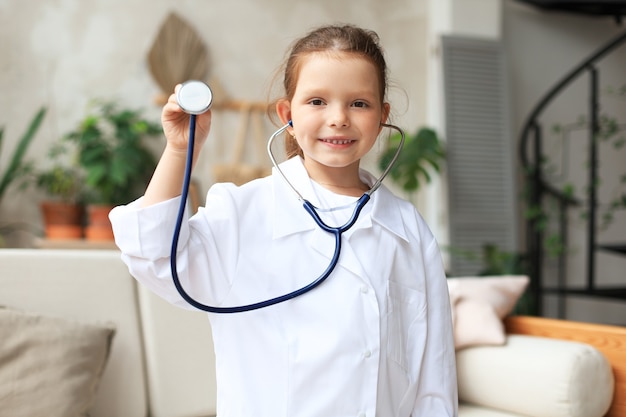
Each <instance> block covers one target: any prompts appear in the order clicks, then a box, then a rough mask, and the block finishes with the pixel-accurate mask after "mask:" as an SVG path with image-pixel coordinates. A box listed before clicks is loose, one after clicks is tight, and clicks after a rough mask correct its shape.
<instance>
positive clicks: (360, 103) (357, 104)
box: [352, 101, 367, 108]
mask: <svg viewBox="0 0 626 417" xmlns="http://www.w3.org/2000/svg"><path fill="white" fill-rule="evenodd" d="M352 105H353V106H354V107H361V108H365V107H367V103H366V102H364V101H355V102H354V103H353V104H352Z"/></svg>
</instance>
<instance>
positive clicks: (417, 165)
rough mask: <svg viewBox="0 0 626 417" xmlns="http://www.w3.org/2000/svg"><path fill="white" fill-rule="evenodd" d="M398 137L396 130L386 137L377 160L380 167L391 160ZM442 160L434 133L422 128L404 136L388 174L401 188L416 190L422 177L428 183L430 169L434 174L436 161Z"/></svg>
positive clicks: (437, 170) (439, 144)
mask: <svg viewBox="0 0 626 417" xmlns="http://www.w3.org/2000/svg"><path fill="white" fill-rule="evenodd" d="M401 138H402V136H401V135H400V133H396V134H394V135H392V136H391V138H390V139H389V148H388V149H387V150H386V151H385V152H383V153H382V155H381V156H380V159H379V160H378V166H379V168H380V169H381V170H384V169H386V168H387V166H388V165H389V163H390V162H391V160H392V158H393V156H394V155H395V153H396V149H397V147H398V145H399V144H400V140H401ZM444 159H445V152H444V150H443V146H442V145H441V141H440V140H439V136H438V135H437V132H435V131H434V130H433V129H430V128H427V127H423V128H420V129H419V130H418V131H417V132H416V133H415V134H412V135H406V138H405V142H404V148H403V149H402V152H400V155H399V157H398V160H397V161H396V163H395V164H394V166H393V167H392V168H391V171H389V175H390V177H391V179H392V180H393V181H395V182H396V183H397V184H398V185H400V186H401V187H402V189H404V190H405V191H408V192H413V191H417V190H418V189H419V187H420V185H421V181H422V180H425V181H426V182H427V183H428V182H430V180H431V175H430V172H429V171H430V169H433V170H434V171H435V172H437V173H438V172H439V171H440V163H441V161H443V160H444Z"/></svg>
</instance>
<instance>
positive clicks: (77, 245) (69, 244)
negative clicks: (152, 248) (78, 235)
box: [35, 238, 117, 249]
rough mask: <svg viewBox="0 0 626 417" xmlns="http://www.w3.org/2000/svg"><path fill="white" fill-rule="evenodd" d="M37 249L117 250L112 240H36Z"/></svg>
mask: <svg viewBox="0 0 626 417" xmlns="http://www.w3.org/2000/svg"><path fill="white" fill-rule="evenodd" d="M35 247H36V248H38V249H117V245H116V244H115V242H114V241H112V240H86V239H45V238H37V239H35Z"/></svg>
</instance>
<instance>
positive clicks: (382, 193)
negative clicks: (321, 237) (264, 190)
mask: <svg viewBox="0 0 626 417" xmlns="http://www.w3.org/2000/svg"><path fill="white" fill-rule="evenodd" d="M280 168H281V170H282V171H283V172H284V174H285V176H286V177H287V178H289V181H291V183H292V184H293V186H294V187H295V188H296V189H297V190H298V192H299V193H300V194H301V195H302V197H303V198H305V199H307V200H309V201H311V203H313V204H314V205H315V204H316V203H317V201H316V197H315V192H314V190H313V187H312V184H311V180H310V178H309V175H308V173H307V171H306V169H305V168H304V164H303V161H302V159H301V158H300V157H294V158H291V159H289V160H287V161H285V162H283V163H281V164H280ZM272 177H273V190H274V204H275V210H274V219H273V223H274V233H273V237H274V239H278V238H281V237H284V236H287V235H290V234H293V233H299V232H303V231H307V230H312V229H315V228H317V227H318V226H317V224H316V223H315V221H314V220H313V219H312V218H311V216H310V215H309V213H307V212H306V211H305V209H304V208H303V207H302V202H301V201H300V200H299V199H298V197H297V195H296V194H295V193H294V191H293V190H292V189H291V187H289V185H288V184H287V183H286V182H285V180H284V179H283V178H282V176H281V175H280V173H279V172H278V171H277V170H276V168H273V175H272ZM361 178H362V179H363V180H364V182H365V183H366V184H368V185H370V186H371V185H372V184H374V182H375V181H376V178H375V177H374V176H373V175H371V174H370V173H369V172H367V171H365V170H361ZM367 204H372V211H371V220H370V216H367V217H366V218H363V219H362V221H361V220H360V223H359V225H360V227H362V228H365V227H371V225H372V221H374V222H376V223H378V224H380V225H381V226H382V227H384V228H385V229H387V230H389V231H390V232H392V233H394V234H395V235H397V236H398V237H400V238H402V239H404V240H405V241H408V237H407V233H406V229H405V225H404V222H403V221H402V215H401V213H402V209H401V207H400V204H399V201H398V198H397V197H396V196H394V195H393V194H392V193H391V191H389V189H387V187H385V186H384V185H381V186H380V188H379V189H378V190H377V191H375V192H374V193H373V194H372V198H371V200H370V201H369V202H368V203H367ZM350 232H351V230H349V231H347V232H346V235H347V236H349V235H350V234H351V233H350Z"/></svg>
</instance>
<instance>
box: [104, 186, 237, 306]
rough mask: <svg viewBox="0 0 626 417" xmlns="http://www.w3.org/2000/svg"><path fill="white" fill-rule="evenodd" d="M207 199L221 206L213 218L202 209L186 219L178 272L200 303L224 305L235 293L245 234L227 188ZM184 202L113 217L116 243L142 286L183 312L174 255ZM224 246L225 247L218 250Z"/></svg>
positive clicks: (134, 207)
mask: <svg viewBox="0 0 626 417" xmlns="http://www.w3.org/2000/svg"><path fill="white" fill-rule="evenodd" d="M209 194H210V196H207V205H210V204H211V203H210V201H211V200H212V199H218V200H219V201H220V204H217V205H216V206H217V207H219V208H217V209H216V210H214V212H212V213H210V214H207V213H206V210H205V208H202V209H201V210H200V211H199V212H198V213H197V214H195V215H194V216H193V217H191V219H189V218H188V215H187V214H185V215H184V216H183V217H184V220H183V222H182V225H181V230H180V237H179V241H178V248H177V257H176V263H177V272H178V277H179V280H180V283H181V285H182V286H183V288H184V289H185V291H186V292H187V293H188V294H189V295H191V296H192V297H193V298H194V299H196V300H197V301H199V302H201V303H203V304H208V305H218V304H219V302H220V297H221V296H222V295H223V294H225V293H227V292H228V290H229V288H230V282H229V277H232V275H233V274H232V268H231V267H229V266H230V265H233V264H234V263H235V261H234V259H233V257H234V256H236V252H237V251H236V247H237V244H238V243H237V242H238V236H239V231H238V229H237V221H236V219H234V218H233V216H228V215H224V213H227V212H230V213H233V212H236V210H234V209H233V208H232V199H231V198H230V197H231V196H230V194H229V193H228V192H227V190H226V189H225V188H224V187H218V190H217V192H214V193H213V194H212V196H211V193H209ZM179 206H180V197H178V198H174V199H171V200H168V201H164V202H161V203H159V204H155V205H153V206H150V207H141V199H139V200H137V201H135V202H132V203H130V204H128V205H126V206H119V207H116V208H114V209H113V210H112V211H111V214H110V216H109V217H110V219H111V223H112V225H113V231H114V235H115V242H116V244H117V246H118V247H119V248H120V250H121V251H122V260H123V261H124V262H125V263H126V265H127V266H128V268H129V271H130V273H131V275H132V276H133V277H135V279H137V281H139V282H140V283H141V284H142V285H144V286H145V287H147V288H148V289H149V290H151V291H152V292H154V293H156V294H157V295H159V296H160V297H162V298H164V299H165V300H166V301H168V302H170V303H172V304H175V305H177V306H180V307H183V308H189V309H191V308H192V307H191V306H190V305H189V304H187V303H186V301H184V299H183V298H182V296H180V294H179V293H178V291H177V290H176V287H175V286H174V283H173V280H172V273H171V265H170V254H171V248H172V235H173V232H174V229H175V224H176V218H177V214H178V210H179ZM217 242H219V244H217Z"/></svg>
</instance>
